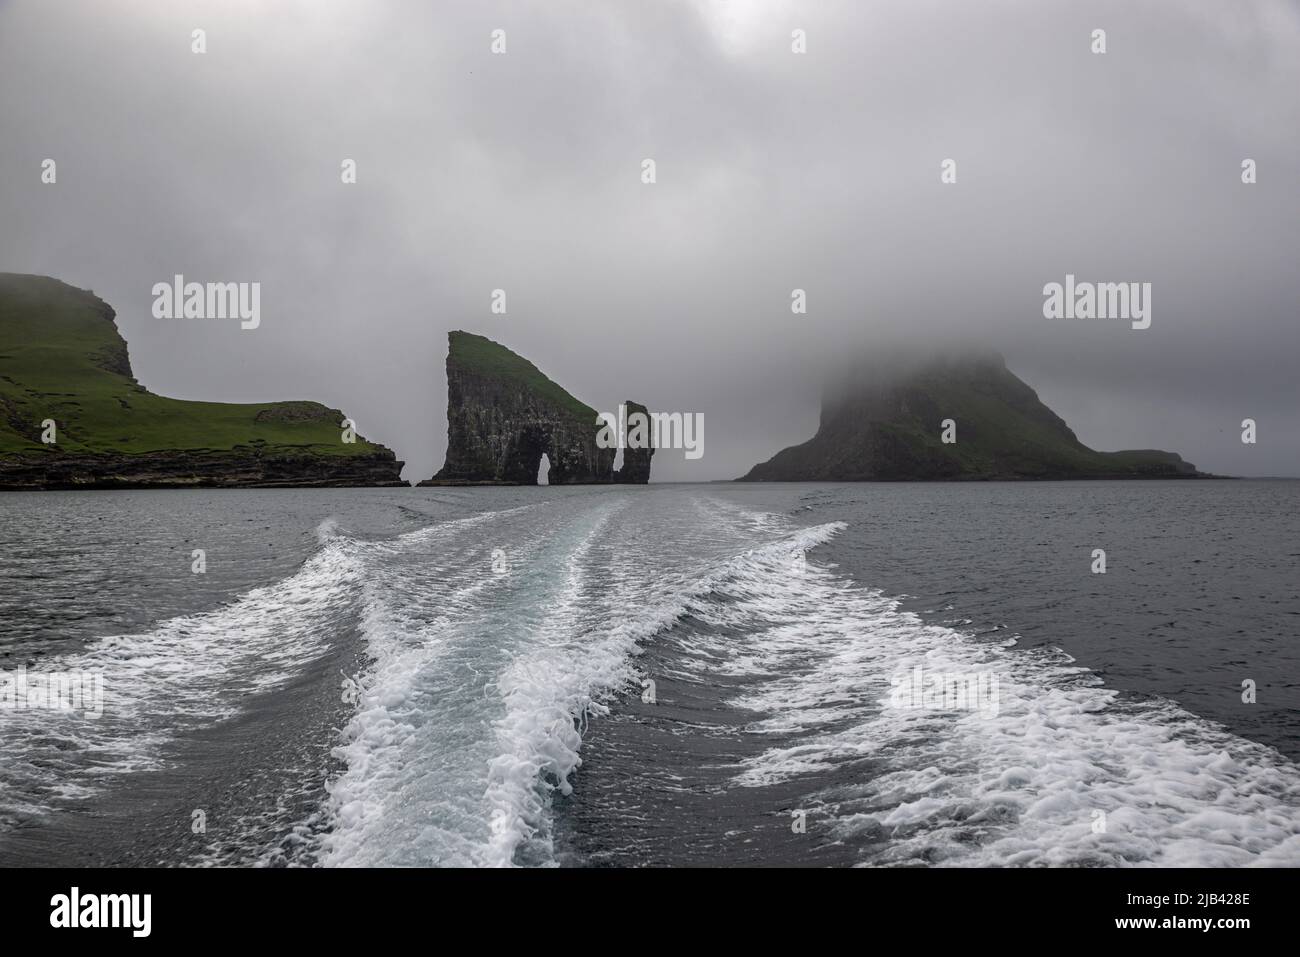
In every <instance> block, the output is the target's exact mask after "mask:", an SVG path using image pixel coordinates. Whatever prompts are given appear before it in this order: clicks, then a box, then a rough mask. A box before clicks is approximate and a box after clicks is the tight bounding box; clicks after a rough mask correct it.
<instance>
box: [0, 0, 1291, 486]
mask: <svg viewBox="0 0 1300 957" xmlns="http://www.w3.org/2000/svg"><path fill="white" fill-rule="evenodd" d="M1099 28H1100V29H1104V30H1105V31H1106V46H1107V52H1106V53H1105V54H1103V55H1099V54H1095V53H1093V52H1092V50H1091V46H1092V39H1091V35H1092V31H1093V30H1095V29H1099ZM195 29H203V30H204V31H206V52H205V53H202V54H196V53H193V52H192V50H191V44H192V31H193V30H195ZM497 29H500V30H503V31H505V43H506V52H505V53H504V54H494V53H493V52H492V50H491V46H492V32H493V31H494V30H497ZM796 29H798V30H803V31H805V34H806V38H807V39H806V42H807V52H806V53H804V54H796V53H793V52H792V50H791V43H792V39H791V33H792V31H794V30H796ZM0 117H3V134H2V135H0V176H2V177H3V178H2V179H0V183H2V184H3V185H2V186H0V270H5V271H16V272H32V273H43V274H48V275H52V276H55V277H57V278H60V279H63V280H65V281H67V282H69V283H72V284H74V285H77V286H81V287H83V288H91V289H93V290H94V291H95V292H96V293H97V294H98V295H100V296H101V297H103V298H104V299H105V300H107V301H108V302H109V303H110V304H111V305H112V306H113V307H114V308H115V309H116V310H117V315H118V325H119V328H120V329H121V331H122V333H123V335H124V336H125V337H126V339H127V341H128V343H129V345H130V350H131V357H132V362H133V365H134V368H135V372H136V375H137V376H138V377H139V379H140V380H141V381H142V382H143V383H144V384H145V385H147V386H148V387H149V388H150V389H152V390H153V391H155V392H159V393H162V394H165V395H171V396H177V397H181V398H192V399H207V400H221V401H267V400H274V399H291V398H310V399H316V400H319V401H322V402H326V403H328V404H330V405H334V406H337V407H339V408H342V409H344V410H346V411H347V413H348V414H349V415H350V416H352V417H353V418H354V419H355V420H356V422H357V424H358V428H359V430H360V431H361V432H362V433H363V434H364V435H365V436H366V437H368V438H370V439H372V440H374V441H377V442H382V443H384V444H386V445H388V446H390V447H391V448H393V449H394V450H395V451H396V452H397V454H398V456H399V458H404V459H405V460H406V462H407V468H406V472H405V475H406V477H407V478H410V479H416V480H418V479H422V478H427V477H428V476H430V475H431V474H433V472H434V471H435V470H436V469H437V468H438V467H439V466H440V465H441V463H442V456H443V451H444V448H445V442H446V405H445V402H446V395H445V380H444V371H443V369H444V361H445V355H446V334H447V332H448V331H449V330H452V329H466V330H470V331H474V332H478V333H481V334H483V335H487V336H489V337H491V338H493V339H496V340H497V341H499V342H501V343H504V344H505V345H507V346H509V347H510V348H512V349H514V350H516V351H517V352H519V353H521V354H523V355H524V356H526V357H528V358H529V359H531V360H532V361H533V362H534V363H536V364H537V365H538V366H539V367H540V368H541V369H542V370H543V371H545V372H546V373H547V374H549V375H550V376H551V377H552V378H553V379H555V380H556V381H558V382H559V383H560V384H562V385H563V386H565V387H566V388H567V389H569V390H570V391H571V392H573V393H574V394H575V395H576V396H578V397H579V398H580V399H582V400H583V401H585V402H587V403H588V404H590V405H592V406H595V407H596V408H598V409H601V410H611V411H612V410H614V409H616V408H617V404H618V403H619V402H620V401H622V400H624V399H633V400H636V401H638V402H643V403H645V404H647V405H648V406H649V407H650V408H651V409H657V410H665V411H680V412H699V413H702V414H703V416H704V419H705V422H706V427H705V445H704V451H705V454H704V455H703V456H702V457H701V458H699V459H698V460H687V459H686V458H685V457H684V456H683V455H682V453H681V452H671V451H664V452H661V453H659V454H658V455H656V457H655V479H656V480H659V481H668V480H697V479H698V480H706V479H720V478H731V477H734V476H737V475H740V474H742V473H744V472H745V471H747V470H748V469H749V468H750V466H752V465H753V464H754V463H755V462H758V461H762V460H765V459H767V458H769V457H770V456H771V455H772V454H773V453H775V452H776V451H778V450H779V449H781V448H783V447H784V446H787V445H790V444H794V443H796V442H800V441H803V440H804V439H807V438H809V437H810V436H811V435H812V433H813V432H814V431H815V429H816V425H817V419H818V401H819V398H820V395H821V384H822V379H823V375H824V370H825V369H826V367H827V365H828V363H832V362H834V363H839V362H842V361H843V360H844V359H845V357H851V356H857V355H861V356H863V357H864V368H868V367H869V365H870V363H868V362H866V361H865V360H866V358H867V357H870V356H872V355H880V354H883V353H884V352H886V351H887V350H888V349H891V348H896V347H898V346H900V345H906V346H907V347H908V348H909V349H931V348H933V349H936V350H939V349H943V350H948V349H951V348H953V347H954V346H962V347H965V346H967V345H969V346H972V347H975V348H986V349H995V350H997V351H999V352H1001V353H1002V354H1003V355H1004V356H1005V357H1006V360H1007V363H1008V365H1009V367H1010V368H1011V369H1012V370H1013V371H1014V372H1016V373H1017V374H1018V375H1019V376H1020V377H1021V378H1023V379H1025V380H1026V381H1027V382H1028V383H1029V384H1030V385H1032V386H1033V387H1034V388H1035V389H1037V390H1038V392H1039V395H1040V396H1041V397H1042V398H1043V399H1044V401H1046V402H1047V403H1048V404H1049V405H1050V406H1051V407H1052V408H1053V409H1054V410H1055V411H1056V412H1057V413H1058V414H1060V415H1061V416H1062V417H1063V418H1064V419H1065V420H1066V421H1067V422H1068V423H1069V424H1070V426H1071V427H1072V428H1073V429H1074V430H1075V432H1076V433H1077V434H1078V436H1079V438H1080V439H1081V440H1082V441H1084V442H1085V443H1087V444H1089V445H1091V446H1093V447H1094V448H1099V449H1104V450H1109V449H1118V448H1150V447H1159V448H1165V449H1169V450H1172V451H1176V452H1179V453H1180V454H1182V455H1183V456H1184V458H1186V459H1188V460H1189V461H1191V462H1194V463H1195V464H1196V465H1197V466H1198V467H1200V468H1202V469H1205V470H1209V471H1214V472H1220V473H1229V474H1245V475H1278V474H1287V475H1300V421H1298V420H1297V411H1300V385H1297V382H1298V381H1300V377H1298V376H1297V374H1296V369H1295V363H1296V356H1297V354H1300V348H1298V346H1300V310H1298V309H1297V306H1298V304H1300V269H1297V253H1298V252H1300V158H1298V157H1300V150H1298V149H1297V147H1298V146H1300V142H1298V140H1300V8H1298V7H1297V6H1296V5H1295V4H1294V3H1290V2H1282V0H1278V2H1270V0H1247V2H1239V3H1225V2H1222V0H1217V2H1192V0H1171V2H1148V3H1143V4H1140V5H1135V4H1132V3H1126V2H1114V3H1107V2H1095V3H1093V2H1089V3H1042V2H1030V0H1024V2H991V3H979V4H974V3H964V2H957V0H947V2H918V0H900V2H894V3H889V2H873V3H870V4H866V3H863V2H861V0H850V2H842V3H837V2H828V0H807V2H765V0H749V2H740V0H731V2H728V0H716V2H706V0H699V2H685V0H682V2H665V0H656V2H651V0H638V2H609V0H602V2H600V3H593V2H590V0H586V2H560V0H545V2H536V3H529V2H520V0H509V2H474V3H469V2H464V3H436V4H429V3H416V2H411V3H399V2H374V3H354V2H353V3H345V2H336V3H331V2H321V0H313V2H310V3H308V2H302V3H297V4H295V3H289V2H277V3H274V4H266V3H254V2H242V3H241V2H229V0H223V2H219V3H218V2H212V3H187V2H177V0H167V2H143V0H135V2H131V3H126V2H121V3H100V2H89V0H87V2H69V3H48V2H36V0H33V2H22V0H20V2H9V3H4V4H0ZM47 158H53V159H54V160H55V161H56V162H57V182H56V183H54V184H48V183H42V182H41V164H42V161H43V160H45V159H47ZM646 158H651V159H653V160H654V161H655V164H656V171H655V172H656V180H657V181H656V182H655V183H654V184H652V185H651V184H645V183H643V182H642V161H643V160H644V159H646ZM1247 158H1250V159H1253V160H1254V161H1255V162H1256V164H1257V171H1258V173H1257V175H1258V182H1256V183H1254V184H1251V185H1246V184H1243V183H1242V180H1241V163H1242V161H1243V160H1244V159H1247ZM345 159H353V160H355V162H356V169H357V177H356V179H357V181H356V183H355V184H344V183H343V182H341V176H340V169H341V164H342V162H343V161H344V160H345ZM945 159H953V160H955V161H956V182H955V183H951V184H945V183H942V182H941V181H940V172H941V169H940V164H941V163H942V161H944V160H945ZM177 273H180V274H183V275H184V276H185V277H186V279H187V280H194V281H200V282H206V281H241V282H252V281H256V282H260V283H261V288H262V291H261V323H260V326H259V327H258V328H257V329H250V330H243V329H241V328H240V327H239V323H237V322H222V321H201V320H200V321H195V320H189V321H186V320H168V319H157V318H154V316H153V315H152V313H151V305H152V301H153V297H152V294H151V291H150V290H151V288H152V287H153V285H154V284H155V283H157V282H160V281H162V282H170V281H171V279H172V277H173V275H175V274H177ZM1067 274H1072V275H1074V276H1076V277H1078V279H1079V280H1080V281H1084V280H1087V281H1096V282H1130V281H1131V282H1149V283H1151V288H1152V301H1151V306H1152V315H1151V319H1152V322H1151V326H1150V328H1149V329H1144V330H1135V329H1132V328H1130V325H1129V323H1128V322H1125V321H1118V320H1103V319H1072V320H1066V319H1046V318H1044V316H1043V301H1044V295H1043V287H1044V285H1045V284H1047V283H1051V282H1063V281H1064V279H1065V277H1066V275H1067ZM494 289H504V290H505V291H506V295H507V300H506V301H507V312H506V314H504V315H500V314H493V313H492V311H491V310H490V303H491V296H492V291H493V290H494ZM795 289H803V290H805V292H806V297H807V312H806V314H796V313H794V312H792V310H791V294H792V290H795ZM1248 417H1249V418H1254V419H1256V420H1257V421H1258V423H1259V440H1258V444H1257V445H1253V446H1252V445H1243V444H1242V443H1241V441H1240V422H1241V420H1242V419H1243V418H1248Z"/></svg>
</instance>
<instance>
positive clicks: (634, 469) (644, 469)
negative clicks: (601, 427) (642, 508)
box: [614, 399, 655, 485]
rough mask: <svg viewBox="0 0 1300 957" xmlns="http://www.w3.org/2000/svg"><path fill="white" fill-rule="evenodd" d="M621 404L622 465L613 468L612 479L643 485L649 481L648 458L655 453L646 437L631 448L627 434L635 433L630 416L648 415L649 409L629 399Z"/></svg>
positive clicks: (626, 483)
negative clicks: (624, 411)
mask: <svg viewBox="0 0 1300 957" xmlns="http://www.w3.org/2000/svg"><path fill="white" fill-rule="evenodd" d="M623 406H624V409H625V410H626V418H625V420H624V422H623V467H622V468H620V469H616V470H615V472H614V481H615V482H618V483H619V484H622V485H644V484H646V483H647V482H649V481H650V459H651V457H652V456H653V455H654V454H655V450H654V449H653V448H651V447H650V446H649V445H648V439H646V438H642V439H641V440H640V441H639V442H638V445H642V446H643V447H641V448H631V447H630V445H629V436H634V435H635V433H636V427H635V426H634V425H633V423H634V421H635V420H634V419H633V418H632V417H633V416H634V415H640V416H643V417H644V416H648V415H649V414H650V410H649V409H647V408H646V407H645V406H643V405H641V404H639V403H637V402H633V401H632V400H631V399H628V400H627V401H625V402H624V403H623ZM643 421H648V419H643Z"/></svg>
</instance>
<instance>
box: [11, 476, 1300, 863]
mask: <svg viewBox="0 0 1300 957" xmlns="http://www.w3.org/2000/svg"><path fill="white" fill-rule="evenodd" d="M1298 565H1300V482H1296V481H1284V480H1279V481H1268V480H1260V481H1253V480H1238V481H1143V482H1044V483H966V484H842V485H841V484H741V483H711V484H680V485H679V484H651V485H648V486H639V487H632V486H582V487H564V486H542V487H535V488H465V489H453V488H409V489H329V490H291V489H286V490H183V491H181V490H168V491H120V492H103V491H100V492H91V491H87V492H45V493H25V492H24V493H5V494H3V495H0V865H8V866H14V865H18V866H41V865H70V866H87V865H89V866H98V865H167V866H266V867H281V866H288V867H348V866H409V867H422V866H439V867H457V866H459V867H468V866H472V867H480V866H485V867H509V866H519V867H642V866H795V867H825V866H890V867H907V866H936V867H963V866H1071V867H1076V866H1088V867H1098V866H1101V867H1106V866H1153V865H1154V866H1180V865H1200V866H1214V867H1238V866H1259V865H1262V866H1269V865H1273V866H1277V865H1284V866H1297V865H1300V769H1298V768H1297V764H1296V761H1297V759H1300V639H1298V637H1297V634H1298V632H1300V594H1298V591H1300V589H1298V588H1297V585H1298V583H1300V576H1297V567H1298ZM69 676H76V677H78V678H82V679H84V680H83V681H81V683H80V684H79V685H77V687H80V688H81V690H82V692H83V693H82V695H81V697H80V698H75V697H73V696H71V695H64V696H60V695H55V694H46V695H45V696H44V697H42V696H41V695H40V694H36V695H35V696H33V695H32V693H31V689H32V688H42V687H43V688H45V689H47V690H48V689H49V688H50V687H51V686H53V687H55V688H57V687H59V686H60V685H59V681H63V682H64V685H63V687H64V688H67V687H71V686H70V685H68V684H67V682H68V680H69ZM20 678H21V682H20V681H19V679H20ZM20 688H21V689H26V690H25V691H24V692H23V693H21V694H20V693H19V689H20ZM6 689H8V692H7V694H6ZM92 699H93V700H92Z"/></svg>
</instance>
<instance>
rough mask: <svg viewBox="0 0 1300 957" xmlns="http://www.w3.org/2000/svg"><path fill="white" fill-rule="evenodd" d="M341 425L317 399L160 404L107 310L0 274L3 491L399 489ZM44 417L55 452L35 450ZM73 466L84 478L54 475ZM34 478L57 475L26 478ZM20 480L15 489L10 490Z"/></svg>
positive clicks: (70, 290)
mask: <svg viewBox="0 0 1300 957" xmlns="http://www.w3.org/2000/svg"><path fill="white" fill-rule="evenodd" d="M343 418H344V415H343V413H342V412H340V411H339V410H337V409H331V408H329V407H327V406H324V405H321V404H320V403H318V402H305V401H290V402H261V403H229V402H194V401H188V400H183V399H171V398H167V397H165V396H160V395H155V394H153V393H152V392H150V391H149V390H148V389H146V388H145V387H144V386H142V385H141V384H140V383H139V382H137V381H136V379H135V377H134V375H133V374H132V371H131V363H130V359H129V356H128V354H127V348H126V342H125V341H124V340H123V339H122V336H121V335H120V334H119V333H118V330H117V326H116V324H115V323H114V312H113V309H112V307H110V306H109V305H108V304H107V303H105V302H104V301H103V300H101V299H99V298H98V297H96V296H95V295H93V294H92V293H90V292H87V291H85V290H81V289H77V288H75V287H73V286H69V285H67V284H66V283H63V282H59V281H58V280H56V279H51V278H48V277H45V276H28V275H18V274H14V273H0V485H4V484H10V485H14V484H17V485H19V486H21V487H41V486H63V485H73V486H76V485H88V486H100V485H109V486H112V485H150V484H155V483H156V484H165V485H176V484H182V485H184V484H189V485H206V484H213V485H259V484H273V485H292V484H305V485H328V484H392V483H394V482H400V469H401V463H399V462H397V461H396V458H395V457H394V456H393V454H392V453H391V452H390V451H389V450H388V449H386V448H384V447H383V446H381V445H376V444H374V443H371V442H367V441H365V440H364V439H363V438H361V437H360V436H357V441H356V442H355V443H345V442H343V441H341V434H342V428H341V426H340V422H341V421H342V420H343ZM46 419H53V420H54V421H55V423H56V427H57V433H56V434H57V442H56V443H55V444H53V445H47V444H44V443H42V442H41V433H42V426H41V423H42V421H44V420H46ZM335 460H337V461H335ZM385 460H387V461H390V462H391V467H385V466H383V464H382V463H383V462H384V461H385ZM163 462H168V463H170V465H167V466H165V467H163V468H162V469H161V471H159V469H158V468H156V467H155V466H156V465H157V464H158V463H163ZM172 466H176V467H175V468H173V467H172ZM68 468H73V469H74V470H77V469H79V470H80V471H79V472H78V474H79V475H81V478H80V479H78V478H76V477H75V476H73V477H68V480H67V481H66V482H65V481H64V480H63V479H62V478H60V477H58V474H59V473H61V472H62V471H65V470H66V469H68ZM41 469H45V470H47V471H49V472H50V473H51V476H52V477H50V478H49V480H48V481H41V480H39V479H37V480H35V481H33V479H32V477H31V476H32V475H33V474H34V473H33V470H36V471H39V470H41ZM18 471H21V472H22V474H23V475H24V476H25V478H24V479H23V480H22V481H21V482H11V483H6V482H5V473H6V472H8V473H10V474H11V475H12V474H16V473H17V472H18ZM259 471H260V472H262V473H265V474H262V476H261V478H259V476H258V473H259ZM151 472H156V473H157V474H156V476H155V478H154V479H151V478H150V473H151ZM128 473H129V475H130V478H129V479H124V478H122V476H124V475H126V474H128ZM164 473H166V474H164ZM295 473H298V477H300V479H301V482H298V481H295ZM114 475H117V476H119V478H118V479H114V477H113V476H114Z"/></svg>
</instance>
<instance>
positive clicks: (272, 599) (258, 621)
mask: <svg viewBox="0 0 1300 957" xmlns="http://www.w3.org/2000/svg"><path fill="white" fill-rule="evenodd" d="M355 544H356V543H353V542H351V541H350V540H348V539H345V538H341V537H335V538H331V539H329V540H328V542H327V544H326V545H324V546H323V547H322V548H321V549H320V550H319V551H317V552H316V553H315V554H313V555H312V556H311V557H310V558H308V559H307V561H306V562H304V564H303V566H302V567H301V568H300V569H299V570H298V571H297V572H296V573H295V574H293V575H291V576H289V577H288V578H286V579H284V580H282V581H279V582H277V583H275V584H273V585H268V586H265V587H261V588H255V589H252V590H251V591H249V592H246V593H245V594H243V595H242V596H240V597H239V598H237V599H236V600H234V601H233V602H231V603H230V604H228V605H225V606H223V607H221V608H219V609H216V610H214V611H211V612H207V613H204V614H198V615H187V616H183V617H179V618H173V619H170V620H168V621H165V622H162V623H161V624H159V625H157V626H155V627H153V628H151V629H149V630H148V631H144V632H140V633H136V634H128V635H115V636H110V637H106V638H102V639H99V640H98V641H95V642H93V643H91V644H90V645H88V646H87V647H86V648H85V649H84V650H82V651H79V652H75V653H71V654H65V655H60V656H57V657H54V658H52V659H49V660H48V661H46V662H45V663H43V664H42V666H41V670H43V671H44V670H48V671H65V672H83V673H85V672H88V673H98V674H101V675H102V676H103V681H104V713H103V715H102V717H100V718H97V719H90V718H87V717H85V716H83V715H82V714H81V713H80V712H72V713H69V712H52V711H44V710H41V711H38V710H27V709H17V710H8V709H0V809H3V808H4V807H9V808H11V809H14V810H22V811H26V812H28V813H32V812H41V811H45V810H48V808H49V806H50V805H51V804H52V803H55V802H56V801H57V800H58V799H59V798H72V797H75V798H84V797H88V796H90V795H93V794H95V793H97V792H98V791H99V790H100V788H101V787H102V786H103V784H104V783H105V780H106V779H107V778H108V777H109V776H110V775H113V774H121V773H129V772H133V771H140V770H144V769H152V768H157V767H160V766H161V765H162V763H163V761H164V754H163V750H164V747H165V746H166V744H167V743H168V742H169V741H171V740H172V739H174V738H175V737H176V736H177V735H178V734H180V733H181V732H183V731H185V730H187V729H191V728H195V727H199V726H202V725H206V724H211V723H213V722H216V721H219V720H221V719H222V718H226V717H229V716H230V715H232V714H234V713H236V712H237V711H238V710H239V708H240V707H241V706H242V702H243V700H244V699H245V698H246V697H247V696H249V695H255V694H258V693H261V692H265V691H267V690H270V689H272V688H275V687H276V686H278V685H279V684H280V683H282V682H283V681H284V680H286V679H287V678H288V677H290V676H291V675H293V674H295V673H297V672H298V670H299V669H300V668H301V667H302V666H303V665H304V664H305V663H307V662H309V661H311V660H313V659H314V658H315V657H316V656H318V655H319V654H320V653H321V651H322V649H323V648H324V647H325V645H326V643H327V642H328V636H329V635H330V634H331V626H332V624H333V623H334V622H335V620H336V619H337V618H338V617H339V616H341V615H343V614H344V613H346V611H347V610H348V609H349V608H350V606H351V604H352V603H353V601H354V600H355V597H356V595H357V594H358V593H359V585H360V582H361V581H362V580H363V578H364V571H363V567H362V563H361V559H360V556H359V554H358V551H357V549H356V548H355ZM29 673H30V671H29ZM54 782H57V783H54Z"/></svg>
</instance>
